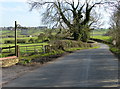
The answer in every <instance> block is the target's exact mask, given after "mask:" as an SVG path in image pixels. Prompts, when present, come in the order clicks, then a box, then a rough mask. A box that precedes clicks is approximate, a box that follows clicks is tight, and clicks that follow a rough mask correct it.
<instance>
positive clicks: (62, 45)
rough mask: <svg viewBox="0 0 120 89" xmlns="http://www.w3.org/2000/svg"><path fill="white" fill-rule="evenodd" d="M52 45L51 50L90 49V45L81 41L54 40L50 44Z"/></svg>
mask: <svg viewBox="0 0 120 89" xmlns="http://www.w3.org/2000/svg"><path fill="white" fill-rule="evenodd" d="M50 44H51V45H52V49H53V50H58V49H61V50H65V49H67V48H73V47H81V48H82V47H85V48H86V47H90V46H91V45H90V44H88V43H83V42H81V41H73V40H56V41H52V42H50Z"/></svg>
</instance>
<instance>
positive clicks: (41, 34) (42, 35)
mask: <svg viewBox="0 0 120 89" xmlns="http://www.w3.org/2000/svg"><path fill="white" fill-rule="evenodd" d="M45 39H46V35H45V34H44V33H40V34H39V36H38V40H42V41H43V40H45Z"/></svg>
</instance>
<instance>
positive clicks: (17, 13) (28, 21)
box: [0, 0, 109, 28]
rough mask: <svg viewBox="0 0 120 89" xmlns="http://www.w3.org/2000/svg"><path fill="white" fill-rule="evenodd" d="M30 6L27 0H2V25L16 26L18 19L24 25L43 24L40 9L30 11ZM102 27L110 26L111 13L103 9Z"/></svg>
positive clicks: (0, 5) (0, 3) (0, 11)
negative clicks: (15, 22)
mask: <svg viewBox="0 0 120 89" xmlns="http://www.w3.org/2000/svg"><path fill="white" fill-rule="evenodd" d="M29 9H30V7H29V4H28V3H27V0H0V19H1V20H0V21H1V22H0V27H4V26H5V27H6V26H14V21H17V22H18V23H19V24H21V25H22V26H40V25H42V22H41V19H40V18H41V16H40V14H39V12H38V11H36V10H33V11H32V12H30V11H29ZM103 15H104V16H103V17H105V18H103V19H102V21H103V22H104V25H103V26H102V27H105V28H107V27H109V25H108V23H109V18H108V16H109V14H107V13H106V12H104V11H103Z"/></svg>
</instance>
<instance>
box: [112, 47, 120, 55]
mask: <svg viewBox="0 0 120 89" xmlns="http://www.w3.org/2000/svg"><path fill="white" fill-rule="evenodd" d="M110 50H111V51H112V52H113V53H115V54H119V55H120V49H118V48H117V47H113V46H110Z"/></svg>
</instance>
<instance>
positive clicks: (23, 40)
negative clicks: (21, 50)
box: [17, 39, 27, 43]
mask: <svg viewBox="0 0 120 89" xmlns="http://www.w3.org/2000/svg"><path fill="white" fill-rule="evenodd" d="M17 43H27V40H26V39H18V40H17Z"/></svg>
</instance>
